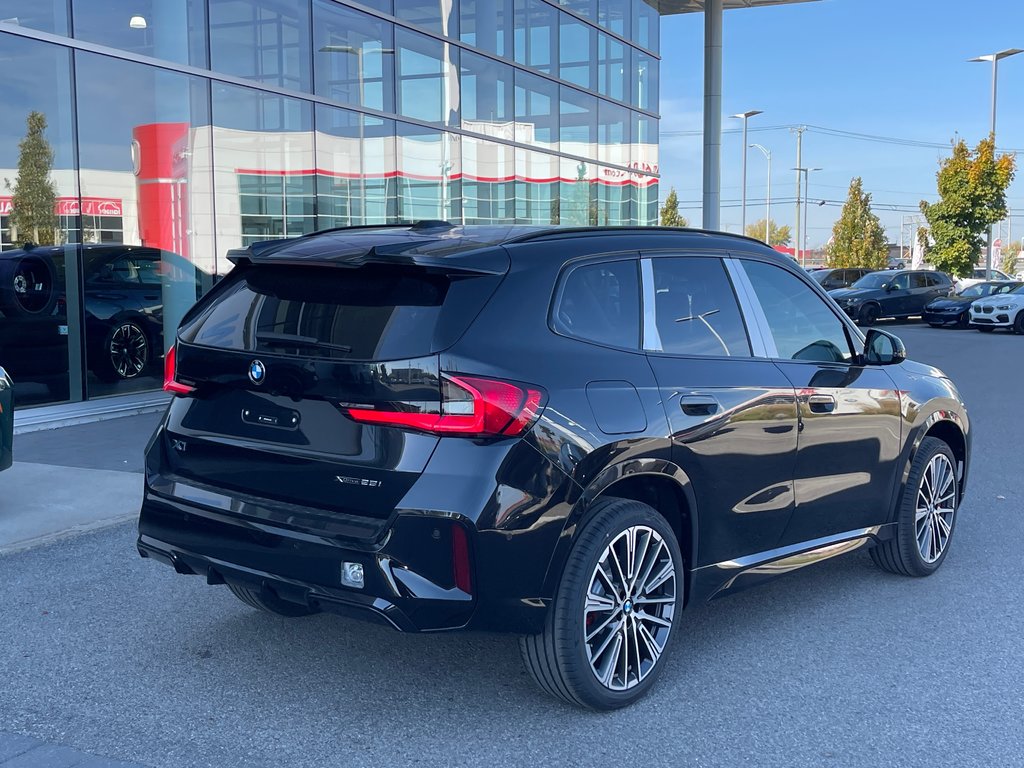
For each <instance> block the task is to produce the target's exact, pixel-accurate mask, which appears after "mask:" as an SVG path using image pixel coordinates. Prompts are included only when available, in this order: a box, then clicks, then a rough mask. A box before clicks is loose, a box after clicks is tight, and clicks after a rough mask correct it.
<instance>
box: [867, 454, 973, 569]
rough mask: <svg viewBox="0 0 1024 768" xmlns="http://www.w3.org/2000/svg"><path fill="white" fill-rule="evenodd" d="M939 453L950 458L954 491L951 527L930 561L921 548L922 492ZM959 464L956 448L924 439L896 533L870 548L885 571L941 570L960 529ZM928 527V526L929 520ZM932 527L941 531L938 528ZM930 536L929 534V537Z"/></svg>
mask: <svg viewBox="0 0 1024 768" xmlns="http://www.w3.org/2000/svg"><path fill="white" fill-rule="evenodd" d="M939 456H944V457H945V459H946V461H948V467H949V468H950V469H951V471H952V473H953V475H952V483H951V485H950V487H949V489H948V491H945V492H947V493H952V511H951V512H950V513H949V516H948V520H949V522H948V523H947V525H948V528H949V530H948V534H947V535H946V540H945V543H944V544H943V545H942V549H941V552H939V553H938V557H936V558H935V559H934V560H932V561H930V562H929V560H928V559H926V557H925V556H924V555H923V554H922V551H921V547H922V546H924V547H925V548H927V546H926V545H925V544H921V543H920V542H919V539H918V523H917V508H918V502H919V495H920V494H922V493H925V491H923V490H922V484H923V483H924V482H925V474H926V470H927V469H928V466H929V464H930V463H931V462H932V460H933V459H935V458H936V457H939ZM956 466H957V464H956V457H954V456H953V451H952V450H950V447H949V446H948V445H947V444H946V443H944V442H943V441H942V440H939V439H937V438H934V437H926V438H925V439H924V440H922V441H921V445H920V446H919V447H918V449H917V454H916V455H915V456H914V463H913V464H912V465H911V467H910V475H909V476H908V477H907V484H906V486H904V488H903V493H902V494H901V496H900V502H899V507H898V508H897V511H896V535H895V536H893V537H892V538H891V539H889V540H888V541H884V542H882V543H881V544H879V545H877V546H875V547H873V548H872V549H871V550H870V552H871V559H872V560H874V561H875V565H877V566H878V567H879V568H881V569H882V570H884V571H889V573H897V574H900V575H901V576H930V575H931V574H933V573H935V571H937V570H938V569H939V566H941V565H942V563H943V561H944V560H945V559H946V554H947V553H948V552H949V546H950V544H951V543H952V541H953V534H954V533H955V531H956V513H957V510H958V508H959V506H960V491H959V484H958V482H957V478H956ZM941 482H944V481H941ZM937 484H938V483H937ZM924 527H925V528H927V527H928V524H927V522H926V523H925V525H924ZM932 530H933V531H934V530H937V528H933V529H932ZM928 535H929V534H926V538H927V536H928ZM931 541H932V539H930V538H927V542H928V543H930V542H931Z"/></svg>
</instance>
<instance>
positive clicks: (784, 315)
mask: <svg viewBox="0 0 1024 768" xmlns="http://www.w3.org/2000/svg"><path fill="white" fill-rule="evenodd" d="M743 268H744V269H745V270H746V271H747V276H748V277H749V278H750V283H751V285H753V286H754V293H756V294H757V298H758V301H760V302H761V306H762V307H763V308H764V313H765V317H766V318H767V320H768V328H769V329H770V330H771V334H772V337H773V338H774V339H775V347H776V349H777V350H778V353H779V357H780V358H781V359H783V360H814V361H818V362H828V363H841V362H848V361H849V360H850V359H851V358H852V357H853V356H852V354H851V352H850V342H849V341H848V340H847V338H846V330H845V328H844V327H843V324H842V322H841V321H840V320H839V318H838V317H836V315H835V313H834V312H833V311H832V310H831V309H829V307H828V305H827V304H826V303H825V302H824V300H823V299H821V298H820V297H819V296H818V294H816V293H815V292H814V291H812V290H811V289H810V288H809V287H808V286H806V285H804V282H803V281H802V280H800V279H799V278H798V277H796V276H795V275H792V274H790V273H789V272H787V271H786V270H784V269H782V268H781V267H777V266H775V265H774V264H764V263H762V262H759V261H744V262H743ZM903 277H906V275H903Z"/></svg>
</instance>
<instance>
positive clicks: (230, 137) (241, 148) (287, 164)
mask: <svg viewBox="0 0 1024 768" xmlns="http://www.w3.org/2000/svg"><path fill="white" fill-rule="evenodd" d="M312 112H313V110H312V105H311V104H309V103H307V102H304V101H299V100H298V99H289V98H286V97H284V96H275V95H273V94H269V93H263V92H260V91H255V90H250V89H249V88H239V87H237V86H232V85H226V84H220V83H216V84H214V86H213V126H214V127H213V153H214V163H215V164H214V168H215V169H216V173H215V174H214V191H215V194H216V205H217V221H216V231H217V250H216V252H217V253H218V254H222V255H223V254H225V253H226V252H227V251H228V249H230V248H239V247H243V246H247V245H250V244H251V243H254V242H256V241H258V240H269V239H273V238H279V237H294V236H296V235H302V234H307V233H309V232H312V231H313V230H314V229H315V223H316V217H315V214H314V213H312V211H315V202H314V203H312V204H308V203H309V200H307V199H308V198H312V199H313V200H315V196H316V195H315V174H316V170H315V167H314V166H315V162H314V158H313V115H312ZM297 204H298V208H299V209H301V210H302V211H311V212H310V213H308V214H299V215H293V213H292V211H294V210H295V209H296V205H297ZM286 210H287V211H288V215H287V217H286V216H285V214H284V212H285V211H286ZM228 269H230V265H223V264H222V265H221V269H220V271H227V270H228Z"/></svg>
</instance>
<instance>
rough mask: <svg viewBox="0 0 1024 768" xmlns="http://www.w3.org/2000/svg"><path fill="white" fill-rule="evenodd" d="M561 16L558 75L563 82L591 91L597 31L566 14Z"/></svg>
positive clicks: (594, 73) (593, 79)
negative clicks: (566, 81)
mask: <svg viewBox="0 0 1024 768" xmlns="http://www.w3.org/2000/svg"><path fill="white" fill-rule="evenodd" d="M561 16H562V24H561V27H560V29H559V35H560V37H559V59H558V66H559V70H558V71H559V74H560V76H561V78H562V79H563V80H568V81H569V82H570V83H574V84H575V85H578V86H580V87H581V88H588V89H590V90H593V89H594V85H595V80H596V77H595V75H596V72H595V71H594V60H595V56H594V52H595V51H596V50H597V30H595V29H594V28H593V27H592V26H590V25H589V24H585V23H583V22H582V21H579V20H578V19H574V18H573V17H572V16H570V15H569V14H567V13H563V14H562V15H561Z"/></svg>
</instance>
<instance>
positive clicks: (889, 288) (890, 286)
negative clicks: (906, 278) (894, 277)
mask: <svg viewBox="0 0 1024 768" xmlns="http://www.w3.org/2000/svg"><path fill="white" fill-rule="evenodd" d="M895 290H896V283H894V282H893V283H886V284H885V292H886V293H892V292H893V291H895Z"/></svg>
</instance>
